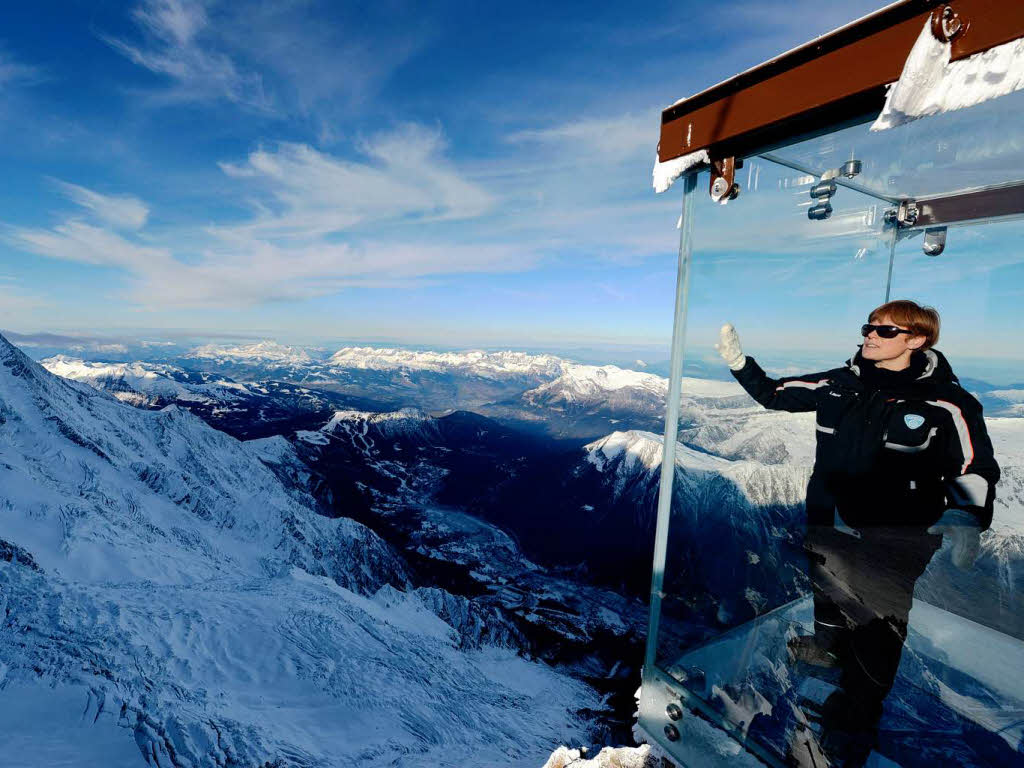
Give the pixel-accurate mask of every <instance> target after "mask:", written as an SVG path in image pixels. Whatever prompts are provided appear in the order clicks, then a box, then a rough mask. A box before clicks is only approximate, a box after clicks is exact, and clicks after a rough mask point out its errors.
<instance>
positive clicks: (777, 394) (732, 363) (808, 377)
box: [715, 323, 828, 412]
mask: <svg viewBox="0 0 1024 768" xmlns="http://www.w3.org/2000/svg"><path fill="white" fill-rule="evenodd" d="M715 349H717V350H718V353H719V354H720V355H721V356H722V359H723V360H725V362H726V364H727V365H728V366H729V368H730V370H731V371H732V375H733V376H735V377H736V381H738V382H739V383H740V384H742V385H743V388H744V389H745V390H747V393H748V394H749V395H750V396H751V397H752V398H754V399H755V400H756V401H757V402H759V403H760V404H761V405H763V406H764V407H765V408H771V409H772V410H775V411H793V412H797V411H813V410H816V409H817V407H818V391H819V390H820V389H821V388H822V387H824V386H826V385H827V384H828V374H827V373H809V374H804V375H802V376H786V377H784V378H781V379H773V378H770V377H769V376H768V374H766V373H765V372H764V370H763V369H762V368H761V366H760V365H758V364H757V361H755V360H754V358H752V357H747V356H746V355H744V354H743V348H742V347H741V346H740V338H739V334H738V333H736V329H735V328H733V326H732V324H731V323H726V324H725V325H723V326H722V330H721V333H720V340H719V343H718V344H716V345H715Z"/></svg>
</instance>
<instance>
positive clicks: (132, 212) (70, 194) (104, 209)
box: [56, 179, 149, 229]
mask: <svg viewBox="0 0 1024 768" xmlns="http://www.w3.org/2000/svg"><path fill="white" fill-rule="evenodd" d="M56 183H57V186H58V187H59V188H60V190H61V192H63V193H64V195H65V196H66V197H67V198H68V199H69V200H71V201H72V202H74V203H76V204H78V205H80V206H82V207H83V208H86V209H88V210H90V211H92V212H93V213H94V214H95V215H96V216H97V217H98V218H99V219H100V220H101V221H103V222H105V223H107V224H110V225H111V226H113V227H114V228H115V229H142V228H143V227H144V226H146V220H147V219H148V218H149V208H147V207H146V204H145V203H143V202H142V201H141V200H139V199H138V198H137V197H131V196H130V195H102V194H100V193H99V192H95V191H93V190H91V189H87V188H86V187H80V186H78V185H77V184H71V183H69V182H67V181H60V180H59V179H58V180H56Z"/></svg>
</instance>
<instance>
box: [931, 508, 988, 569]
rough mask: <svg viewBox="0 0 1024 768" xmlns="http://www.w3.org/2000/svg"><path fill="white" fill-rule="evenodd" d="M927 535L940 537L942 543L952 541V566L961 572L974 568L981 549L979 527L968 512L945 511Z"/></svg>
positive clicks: (957, 510)
mask: <svg viewBox="0 0 1024 768" xmlns="http://www.w3.org/2000/svg"><path fill="white" fill-rule="evenodd" d="M928 533H932V534H935V535H937V536H942V537H943V540H944V542H945V541H948V540H952V547H953V553H952V554H953V564H954V565H955V566H956V567H957V568H959V569H960V570H961V571H969V570H971V568H973V567H974V561H975V560H977V559H978V552H979V551H980V549H981V526H980V525H978V519H977V518H976V517H975V516H974V515H972V514H971V513H970V512H964V511H963V510H962V509H947V510H946V512H945V514H943V515H942V517H941V518H940V519H939V521H938V522H937V523H935V525H933V526H932V527H931V528H929V529H928ZM946 536H948V537H949V539H946V538H945V537H946Z"/></svg>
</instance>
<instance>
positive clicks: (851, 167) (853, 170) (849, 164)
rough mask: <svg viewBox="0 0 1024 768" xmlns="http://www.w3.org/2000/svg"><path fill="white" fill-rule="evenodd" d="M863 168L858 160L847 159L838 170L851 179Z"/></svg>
mask: <svg viewBox="0 0 1024 768" xmlns="http://www.w3.org/2000/svg"><path fill="white" fill-rule="evenodd" d="M862 169H863V164H862V163H861V161H860V160H847V161H846V162H845V163H843V167H842V168H841V169H840V172H841V173H842V174H843V176H845V177H846V178H848V179H852V178H853V177H854V176H856V175H857V174H859V173H860V172H861V170H862Z"/></svg>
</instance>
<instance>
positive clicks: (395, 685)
mask: <svg viewBox="0 0 1024 768" xmlns="http://www.w3.org/2000/svg"><path fill="white" fill-rule="evenodd" d="M288 450H289V446H287V445H286V444H285V443H284V441H280V440H277V441H260V442H259V443H258V444H257V445H255V446H253V447H252V448H250V447H249V446H247V445H245V444H242V443H239V442H238V441H236V440H234V439H232V438H230V437H228V436H226V435H224V434H222V433H219V432H217V431H215V430H213V429H210V428H209V427H207V426H206V425H205V424H203V423H202V422H201V421H200V420H199V419H198V418H196V417H194V416H192V415H191V414H188V413H187V412H185V411H183V410H181V409H178V408H174V407H171V408H167V409H165V410H163V411H158V412H157V411H141V410H136V409H133V408H130V407H128V406H126V405H124V404H122V403H119V402H117V401H116V400H114V399H113V398H112V397H110V396H108V395H106V394H103V393H100V392H97V391H96V390H94V389H92V388H90V387H88V386H85V385H83V384H78V383H75V382H70V381H65V380H62V379H59V378H57V377H55V376H53V375H51V374H49V373H48V372H46V371H45V370H44V369H43V368H41V367H40V366H38V365H37V364H35V363H33V362H31V361H30V360H29V359H28V358H27V357H25V356H24V355H23V354H22V353H21V352H20V351H18V350H17V349H15V348H13V347H12V346H11V345H9V344H8V343H7V342H6V340H4V339H3V338H2V337H0V509H2V514H0V603H2V611H3V614H4V615H5V616H6V620H5V622H4V624H3V625H2V626H0V689H3V690H0V715H2V716H0V734H2V738H3V740H4V741H5V742H7V741H8V740H9V738H10V737H9V736H8V735H6V734H3V733H2V732H3V730H4V729H5V728H8V727H10V724H11V723H13V722H14V720H13V719H12V717H11V714H12V713H13V712H14V711H15V710H16V709H17V708H18V707H19V706H20V699H19V700H16V699H13V698H12V697H11V696H8V695H6V693H5V692H4V691H12V692H13V691H19V690H24V686H30V687H31V690H33V691H35V690H43V689H45V688H46V686H51V685H54V684H57V685H59V686H60V690H61V691H62V692H63V693H62V694H61V696H59V697H57V696H55V697H54V698H53V699H52V702H53V706H54V707H56V708H59V711H54V713H53V716H54V723H56V722H61V721H62V720H66V719H68V718H70V717H71V716H72V713H71V712H68V711H67V710H68V707H70V706H72V705H73V707H74V713H77V714H80V713H82V712H86V713H93V712H95V713H96V715H97V719H96V722H97V723H100V724H102V726H103V731H102V734H101V733H100V732H99V731H98V732H97V734H96V736H97V740H99V739H101V738H102V739H103V740H109V739H110V738H112V737H111V734H112V733H113V731H112V730H111V729H112V728H118V729H120V730H121V732H122V733H123V738H124V741H125V743H128V744H130V743H131V742H133V741H134V743H135V744H136V745H137V748H138V749H139V750H140V759H139V764H140V765H141V764H142V762H143V760H142V758H141V755H145V756H146V757H147V759H153V760H154V762H159V764H160V765H175V766H213V765H225V764H231V763H233V764H241V765H256V764H260V765H262V764H263V763H264V762H268V761H275V760H277V761H281V764H288V765H299V766H314V765H316V766H321V765H322V766H332V765H350V764H352V763H354V762H375V763H380V764H398V763H400V764H402V765H432V766H433V765H466V764H470V763H471V762H474V761H479V760H480V758H481V755H488V754H493V755H495V756H497V757H496V759H497V760H498V762H500V763H502V764H511V765H515V764H524V765H535V764H538V763H539V762H542V761H543V760H542V758H541V756H542V755H545V754H547V753H548V752H549V751H550V749H551V747H552V745H554V744H557V743H558V742H559V741H564V740H566V739H573V738H578V737H579V736H580V735H582V733H583V730H584V724H583V723H582V722H581V720H580V719H579V718H577V717H576V716H575V715H574V714H573V711H574V710H575V708H576V707H594V706H595V705H596V704H597V702H596V701H595V697H594V694H593V693H592V692H591V691H590V689H588V688H587V687H585V686H583V685H582V684H580V683H577V682H574V681H572V680H569V679H567V678H565V677H564V676H561V675H558V674H556V673H554V672H553V671H551V670H550V669H549V668H547V667H545V666H543V665H539V664H536V663H531V662H527V661H525V660H523V659H522V658H520V657H517V656H515V655H514V654H513V653H512V652H511V651H509V650H504V649H500V648H494V647H488V646H486V645H485V646H482V647H479V648H476V649H475V650H474V649H472V648H467V647H464V644H463V642H462V639H461V637H460V635H459V634H458V632H457V630H456V629H455V628H453V626H452V625H451V624H448V623H445V622H444V621H442V619H441V618H439V615H438V614H441V615H447V616H449V617H451V616H453V615H454V614H456V613H457V611H455V610H454V609H453V606H452V605H450V604H448V602H447V601H445V600H443V599H438V596H437V595H434V594H420V593H418V592H408V593H406V592H402V591H400V590H399V589H396V587H405V586H406V585H407V583H408V580H407V577H406V575H405V567H404V564H403V562H402V561H401V559H399V558H398V557H397V556H396V555H395V554H394V553H393V552H392V551H391V550H390V549H389V548H388V547H387V546H386V545H385V544H384V543H383V542H382V541H381V540H380V539H379V538H378V537H377V536H376V535H375V534H373V533H372V532H371V531H370V530H369V529H367V528H365V527H364V526H362V525H360V524H358V523H355V522H353V521H352V520H348V519H345V518H339V519H327V518H325V517H321V516H319V515H316V514H315V513H313V512H312V511H311V509H310V503H311V502H310V500H309V499H307V498H304V495H303V494H302V492H301V491H299V490H295V489H291V490H289V489H286V488H285V487H284V486H282V485H281V483H280V481H279V480H278V479H277V477H276V476H275V475H274V474H273V473H272V472H271V471H270V470H269V469H268V468H267V466H266V465H265V464H264V463H263V460H264V459H275V460H279V461H283V460H286V459H287V458H288V457H287V455H286V454H287V451H288ZM456 623H457V622H456ZM75 692H77V695H76V693H75ZM100 713H110V715H109V716H107V715H104V716H103V717H102V718H100V717H98V716H99V714H100ZM22 727H23V726H22ZM32 728H34V730H30V731H29V732H28V734H27V738H26V732H25V731H21V732H20V734H19V735H20V736H21V737H22V738H23V739H25V740H27V741H28V742H29V743H33V742H35V741H38V742H40V743H42V742H44V741H47V740H48V742H49V743H51V744H52V742H53V741H54V740H55V735H54V731H53V727H52V725H51V724H50V723H48V722H47V721H46V720H43V721H40V722H39V723H37V724H35V725H34V726H32ZM67 737H68V738H74V739H76V740H83V736H82V733H81V731H80V730H74V731H68V733H67ZM58 738H59V735H58ZM86 742H87V739H86ZM97 743H98V741H97ZM69 746H70V745H69ZM89 754H90V751H89V744H88V743H85V744H83V748H82V752H81V753H80V755H81V756H82V757H83V759H84V757H85V756H87V755H89ZM29 759H30V758H29Z"/></svg>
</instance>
